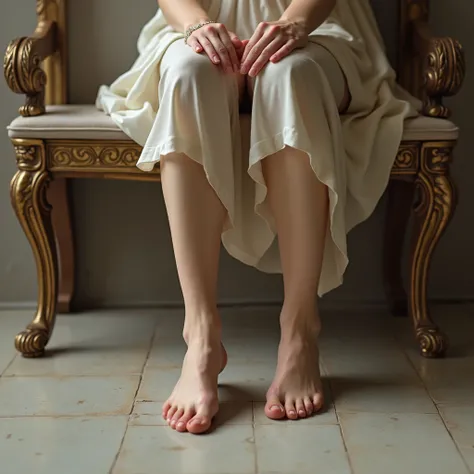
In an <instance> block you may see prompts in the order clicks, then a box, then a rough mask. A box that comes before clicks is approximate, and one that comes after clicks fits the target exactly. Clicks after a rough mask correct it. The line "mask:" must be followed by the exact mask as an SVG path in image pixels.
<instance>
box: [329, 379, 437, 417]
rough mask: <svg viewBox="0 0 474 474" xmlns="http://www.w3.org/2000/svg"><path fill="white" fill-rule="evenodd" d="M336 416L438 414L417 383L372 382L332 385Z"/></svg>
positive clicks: (332, 383)
mask: <svg viewBox="0 0 474 474" xmlns="http://www.w3.org/2000/svg"><path fill="white" fill-rule="evenodd" d="M331 386H332V389H333V397H334V404H335V406H336V410H337V411H338V412H347V411H349V412H358V411H363V412H370V413H377V412H378V413H437V410H436V407H435V406H434V404H433V402H432V400H431V398H430V397H429V395H428V393H427V392H426V389H425V388H424V387H423V385H421V384H420V383H411V382H403V381H400V382H393V383H373V382H372V381H371V380H368V381H365V382H364V381H362V379H359V380H358V379H355V380H354V381H337V380H336V381H334V382H331Z"/></svg>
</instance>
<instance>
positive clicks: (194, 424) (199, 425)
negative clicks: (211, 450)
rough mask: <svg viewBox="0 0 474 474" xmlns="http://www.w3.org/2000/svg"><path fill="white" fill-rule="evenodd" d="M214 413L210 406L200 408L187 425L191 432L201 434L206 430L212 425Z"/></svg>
mask: <svg viewBox="0 0 474 474" xmlns="http://www.w3.org/2000/svg"><path fill="white" fill-rule="evenodd" d="M212 417H213V414H212V413H211V412H210V407H208V406H206V407H202V408H201V409H198V411H197V413H196V415H195V416H194V417H193V418H191V420H190V421H189V422H188V424H187V425H186V428H187V429H188V431H189V432H190V433H193V434H201V433H204V432H206V431H207V430H208V429H209V428H210V427H211V422H212Z"/></svg>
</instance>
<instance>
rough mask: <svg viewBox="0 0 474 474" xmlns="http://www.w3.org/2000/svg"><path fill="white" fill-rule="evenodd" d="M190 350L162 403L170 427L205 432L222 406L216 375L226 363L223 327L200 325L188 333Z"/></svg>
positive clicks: (192, 431) (182, 430) (181, 430)
mask: <svg viewBox="0 0 474 474" xmlns="http://www.w3.org/2000/svg"><path fill="white" fill-rule="evenodd" d="M186 339H187V344H188V350H187V352H186V355H185V357H184V361H183V368H182V370H181V376H180V378H179V380H178V383H177V384H176V386H175V388H174V390H173V393H172V394H171V396H170V398H169V399H168V400H167V401H166V402H165V404H164V405H163V418H164V419H165V420H167V421H168V424H169V425H170V427H171V428H173V429H175V430H177V431H180V432H185V431H189V432H190V433H194V434H201V433H204V432H206V431H207V430H208V429H209V428H210V426H211V422H212V419H213V418H214V416H215V415H216V414H217V411H218V409H219V400H218V395H217V377H218V375H219V373H220V372H221V371H222V370H224V368H225V365H226V363H227V353H226V351H225V349H224V346H223V345H222V343H221V337H220V330H217V329H214V328H209V325H207V327H206V326H205V327H201V328H199V327H198V328H196V329H194V330H190V331H188V333H187V337H186Z"/></svg>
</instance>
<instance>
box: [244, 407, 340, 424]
mask: <svg viewBox="0 0 474 474" xmlns="http://www.w3.org/2000/svg"><path fill="white" fill-rule="evenodd" d="M264 408H265V402H254V407H253V409H254V420H255V425H278V426H283V425H298V426H300V425H302V426H306V425H311V426H313V425H337V417H336V411H335V410H334V406H333V405H331V404H326V407H325V408H324V409H323V410H322V411H321V412H319V413H316V414H315V415H313V416H311V417H309V418H303V419H300V420H296V421H293V420H271V419H270V418H267V416H266V415H265V410H264Z"/></svg>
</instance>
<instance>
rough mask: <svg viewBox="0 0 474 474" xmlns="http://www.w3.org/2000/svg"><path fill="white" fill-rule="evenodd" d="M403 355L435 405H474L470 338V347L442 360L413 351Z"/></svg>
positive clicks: (473, 346) (473, 359)
mask: <svg viewBox="0 0 474 474" xmlns="http://www.w3.org/2000/svg"><path fill="white" fill-rule="evenodd" d="M472 332H473V334H474V324H473V331H472ZM407 353H408V355H409V357H410V360H411V361H412V363H413V365H414V366H415V367H416V368H417V370H418V373H419V376H420V377H421V379H422V380H423V383H424V384H425V386H426V387H427V389H428V392H429V393H430V395H431V397H432V398H433V400H434V401H435V403H438V404H450V405H473V404H474V339H473V340H472V348H471V347H469V348H468V349H466V351H462V353H458V355H451V356H449V354H448V357H447V358H445V359H424V358H421V357H419V356H418V355H417V354H416V353H415V351H413V350H410V351H407Z"/></svg>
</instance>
